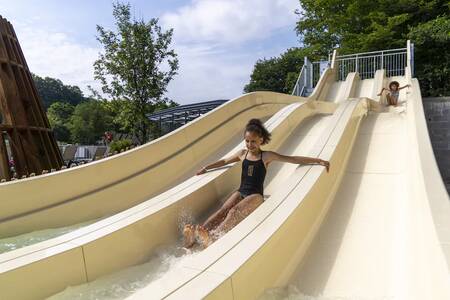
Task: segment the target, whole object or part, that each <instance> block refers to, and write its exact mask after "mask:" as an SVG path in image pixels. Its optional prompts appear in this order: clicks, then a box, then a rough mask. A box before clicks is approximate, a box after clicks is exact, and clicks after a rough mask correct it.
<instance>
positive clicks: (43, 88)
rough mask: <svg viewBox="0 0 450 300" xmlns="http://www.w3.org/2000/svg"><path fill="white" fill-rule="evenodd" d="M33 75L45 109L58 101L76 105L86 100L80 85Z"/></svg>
mask: <svg viewBox="0 0 450 300" xmlns="http://www.w3.org/2000/svg"><path fill="white" fill-rule="evenodd" d="M32 76H33V80H34V82H35V84H36V89H37V91H38V93H39V96H40V97H41V99H42V102H43V104H44V109H45V110H47V109H48V108H49V107H50V105H52V103H54V102H57V101H59V102H64V103H69V104H71V105H73V106H76V105H77V104H78V103H80V102H82V101H84V100H86V98H85V97H84V96H83V92H82V91H81V89H80V88H79V87H78V86H74V85H65V84H64V83H63V82H62V81H61V80H59V79H55V78H51V77H45V78H42V77H39V76H38V75H35V74H32Z"/></svg>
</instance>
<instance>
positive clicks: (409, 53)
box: [406, 40, 414, 77]
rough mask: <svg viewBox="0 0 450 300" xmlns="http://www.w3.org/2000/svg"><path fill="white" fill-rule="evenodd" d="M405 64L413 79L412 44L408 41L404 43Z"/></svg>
mask: <svg viewBox="0 0 450 300" xmlns="http://www.w3.org/2000/svg"><path fill="white" fill-rule="evenodd" d="M406 64H407V66H409V68H410V70H411V77H414V44H412V43H411V41H410V40H407V41H406Z"/></svg>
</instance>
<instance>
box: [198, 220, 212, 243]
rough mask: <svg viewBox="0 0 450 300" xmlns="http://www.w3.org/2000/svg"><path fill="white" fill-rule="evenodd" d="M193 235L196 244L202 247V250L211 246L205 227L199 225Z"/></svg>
mask: <svg viewBox="0 0 450 300" xmlns="http://www.w3.org/2000/svg"><path fill="white" fill-rule="evenodd" d="M195 233H196V238H197V240H198V242H199V243H200V245H202V246H203V248H206V247H208V246H209V245H210V244H211V237H210V236H209V232H208V230H206V229H205V227H203V226H201V225H199V226H197V230H196V231H195Z"/></svg>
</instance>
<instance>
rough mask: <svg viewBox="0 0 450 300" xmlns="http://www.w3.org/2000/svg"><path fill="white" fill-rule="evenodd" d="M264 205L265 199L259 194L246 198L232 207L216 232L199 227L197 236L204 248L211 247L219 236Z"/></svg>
mask: <svg viewBox="0 0 450 300" xmlns="http://www.w3.org/2000/svg"><path fill="white" fill-rule="evenodd" d="M261 203H263V197H262V196H261V195H259V194H253V195H250V196H247V197H245V198H244V199H243V200H242V201H241V202H239V203H238V204H236V205H235V206H234V207H232V208H231V209H230V210H229V211H228V214H227V216H226V218H225V220H223V222H222V223H221V224H220V225H219V226H217V228H216V229H215V230H214V231H208V230H207V229H206V228H204V227H202V226H199V227H198V228H197V235H198V237H199V239H200V243H201V244H202V245H203V247H207V246H209V244H211V243H212V242H213V241H214V240H215V239H217V235H218V234H222V233H226V232H228V231H230V230H231V229H232V228H233V227H234V226H236V225H237V224H239V223H240V222H241V221H242V220H243V219H245V218H246V217H247V216H248V215H250V214H251V213H252V212H253V211H254V210H255V209H256V208H258V206H260V205H261Z"/></svg>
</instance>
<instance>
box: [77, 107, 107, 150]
mask: <svg viewBox="0 0 450 300" xmlns="http://www.w3.org/2000/svg"><path fill="white" fill-rule="evenodd" d="M111 123H112V118H111V116H110V115H109V114H108V111H107V110H106V109H105V107H104V105H103V103H102V102H100V101H97V100H90V101H86V102H83V103H80V104H78V105H77V106H76V107H75V110H74V112H73V115H72V116H71V118H70V124H69V129H70V133H71V137H72V140H73V141H76V142H78V143H81V144H95V143H96V142H97V141H98V140H100V139H101V137H102V136H103V134H104V132H105V131H107V130H109V129H110V128H111V126H112V125H111Z"/></svg>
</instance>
